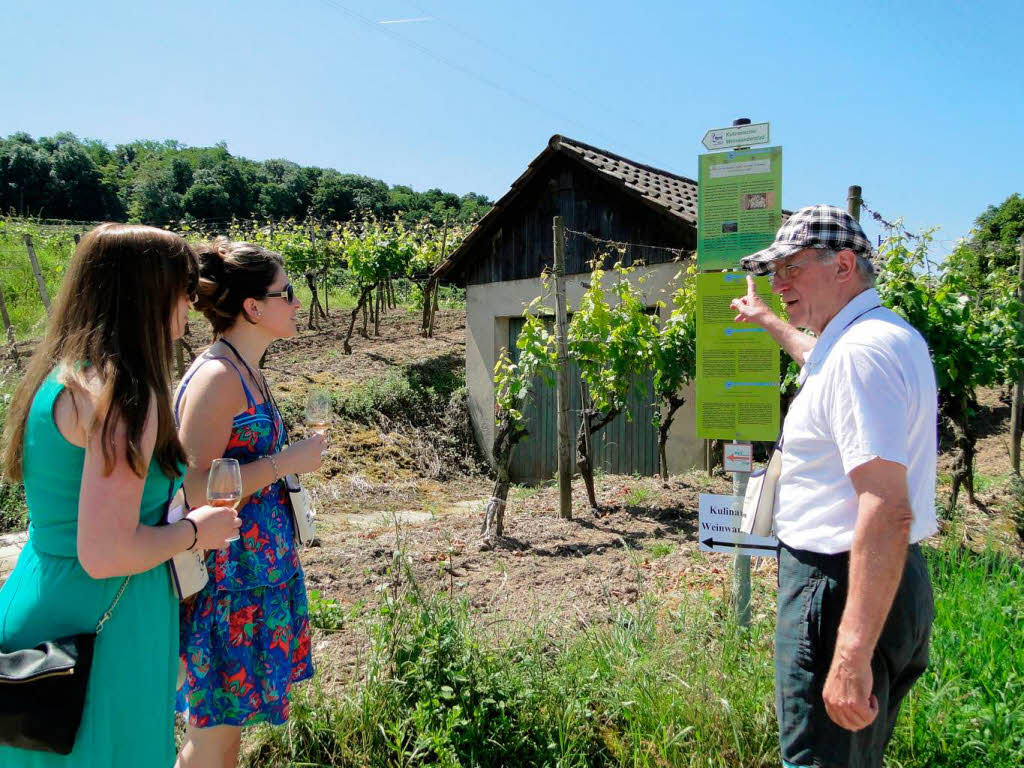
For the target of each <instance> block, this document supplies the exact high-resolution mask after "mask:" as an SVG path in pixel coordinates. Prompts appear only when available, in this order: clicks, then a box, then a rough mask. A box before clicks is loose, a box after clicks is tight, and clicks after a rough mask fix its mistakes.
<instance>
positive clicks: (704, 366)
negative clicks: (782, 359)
mask: <svg viewBox="0 0 1024 768" xmlns="http://www.w3.org/2000/svg"><path fill="white" fill-rule="evenodd" d="M755 280H756V285H757V293H758V295H759V296H760V297H761V298H762V299H764V300H765V301H767V302H768V303H769V305H770V306H771V307H772V309H774V310H775V311H776V312H778V311H780V306H779V305H780V302H779V297H778V296H777V295H776V294H774V293H772V292H771V288H770V285H769V281H768V278H767V277H758V278H755ZM746 292H747V278H746V274H745V273H743V272H711V273H705V274H698V275H697V437H699V438H704V439H709V440H774V439H775V438H776V437H778V434H779V347H778V345H777V344H776V343H775V342H774V341H773V340H772V338H771V336H769V335H768V334H767V332H765V330H764V329H763V328H760V327H758V326H756V325H753V324H752V323H735V322H733V318H734V317H735V316H736V312H735V311H734V310H733V309H732V307H731V306H730V304H731V302H732V300H733V299H735V298H737V297H739V296H743V295H745V294H746Z"/></svg>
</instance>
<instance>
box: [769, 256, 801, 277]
mask: <svg viewBox="0 0 1024 768" xmlns="http://www.w3.org/2000/svg"><path fill="white" fill-rule="evenodd" d="M809 261H811V259H801V260H800V261H791V262H790V263H789V264H782V265H778V266H777V265H775V264H769V265H768V266H767V274H768V279H769V280H771V281H772V282H775V281H776V280H779V279H781V280H792V279H793V278H795V277H796V276H797V275H798V274H800V268H801V267H802V266H803V265H804V264H806V263H807V262H809Z"/></svg>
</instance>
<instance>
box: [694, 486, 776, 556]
mask: <svg viewBox="0 0 1024 768" xmlns="http://www.w3.org/2000/svg"><path fill="white" fill-rule="evenodd" d="M742 517H743V500H742V499H737V498H734V497H732V496H718V495H715V494H709V493H702V494H701V495H700V502H699V515H698V526H699V527H698V529H697V543H698V549H700V550H701V551H703V552H725V553H727V554H730V555H750V556H751V557H776V556H777V555H778V550H779V540H778V539H776V538H775V537H774V536H754V535H752V534H749V533H743V532H742V531H740V529H739V521H740V519H741V518H742Z"/></svg>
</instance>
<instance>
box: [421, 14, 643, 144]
mask: <svg viewBox="0 0 1024 768" xmlns="http://www.w3.org/2000/svg"><path fill="white" fill-rule="evenodd" d="M409 4H410V5H412V6H413V7H414V8H416V9H417V10H418V11H419V12H420V13H422V14H424V15H426V14H430V15H431V17H432V18H433V19H435V20H436V21H439V22H441V23H442V24H444V25H445V26H446V27H448V29H450V30H452V31H453V32H455V34H457V35H460V36H462V37H464V38H466V39H467V40H469V41H471V42H473V43H475V44H476V45H478V46H480V47H481V48H483V49H484V50H485V51H487V52H489V53H493V54H496V55H498V56H500V57H501V58H503V59H505V61H508V62H510V63H512V64H514V65H516V66H518V67H521V68H522V69H525V70H527V71H528V72H531V73H532V74H534V75H536V76H537V77H540V78H543V79H544V80H547V81H548V82H549V83H551V84H552V85H554V86H555V87H556V88H558V89H559V90H561V91H564V92H566V93H569V94H572V95H573V96H575V97H576V98H578V99H580V100H582V101H585V102H590V103H592V104H595V105H597V106H599V107H601V108H602V109H604V110H605V111H607V112H609V113H614V114H615V115H616V116H618V117H622V118H625V119H626V120H628V121H629V122H630V123H632V124H633V125H635V126H636V127H638V128H644V129H647V127H648V126H646V125H644V124H643V123H641V122H640V121H639V120H637V119H636V118H635V117H634V116H633V115H631V114H628V113H624V112H620V111H619V110H617V109H615V108H613V107H611V106H610V105H608V104H605V103H603V102H600V101H597V100H596V99H594V98H593V97H591V96H588V95H586V94H584V93H582V92H580V91H579V90H577V89H575V88H573V87H572V86H571V85H568V84H565V83H561V82H559V81H558V80H557V79H556V78H554V77H553V76H552V75H550V74H549V73H547V72H545V71H543V70H540V69H537V67H535V66H533V65H532V64H530V63H529V62H526V61H522V60H520V59H517V58H516V57H514V56H512V55H511V54H510V53H507V52H506V51H504V50H502V49H501V48H498V47H496V46H495V45H494V44H493V43H488V42H486V41H485V40H482V39H481V38H480V37H478V36H477V35H475V34H473V33H472V32H469V31H468V30H466V29H463V28H462V27H460V26H458V25H456V24H453V23H452V22H450V21H448V20H447V19H445V18H443V17H441V16H438V15H437V14H436V13H432V12H431V11H428V10H427V9H426V8H424V7H423V6H422V5H421V4H420V3H418V2H413V1H410V3H409Z"/></svg>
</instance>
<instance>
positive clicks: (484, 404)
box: [466, 264, 703, 473]
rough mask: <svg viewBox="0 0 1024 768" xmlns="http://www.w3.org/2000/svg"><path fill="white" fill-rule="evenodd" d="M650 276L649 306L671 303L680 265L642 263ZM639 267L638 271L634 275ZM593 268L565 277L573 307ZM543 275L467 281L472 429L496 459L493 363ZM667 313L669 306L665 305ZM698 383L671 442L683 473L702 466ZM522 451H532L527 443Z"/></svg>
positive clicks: (674, 468) (675, 466) (675, 464)
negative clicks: (696, 391)
mask: <svg viewBox="0 0 1024 768" xmlns="http://www.w3.org/2000/svg"><path fill="white" fill-rule="evenodd" d="M642 270H643V272H642V273H643V274H645V275H646V276H647V280H646V281H645V283H644V284H643V285H639V284H638V288H640V290H642V291H643V293H644V296H645V300H646V303H647V305H648V306H653V305H654V304H655V303H656V302H657V301H659V300H660V301H664V302H665V303H666V304H667V305H669V306H671V301H670V294H671V291H672V290H673V288H674V286H675V285H676V282H675V280H674V278H675V276H676V274H677V273H678V272H679V265H678V264H656V265H652V266H649V267H645V268H642ZM639 273H640V270H638V271H637V273H635V274H634V275H633V278H634V279H635V278H636V277H637V276H638V274H639ZM588 278H589V273H582V274H573V275H568V276H567V277H566V297H567V300H568V305H569V311H570V312H571V311H572V310H573V309H574V308H575V307H576V306H578V304H579V301H580V299H581V297H582V296H583V292H584V290H585V289H584V286H583V282H585V281H586V280H587V279H588ZM542 292H543V286H542V285H541V280H540V278H532V279H526V280H508V281H505V282H500V283H483V284H476V285H472V284H471V285H468V286H466V384H467V388H468V390H469V408H470V417H471V419H472V423H473V428H474V431H475V432H476V436H477V440H478V441H479V444H480V446H481V448H482V449H483V451H484V454H485V455H487V457H488V458H489V459H491V460H493V457H491V447H492V445H493V442H494V426H495V425H494V383H493V371H494V364H495V362H496V361H497V359H498V356H499V355H500V354H501V350H502V349H504V348H505V347H506V346H507V345H508V340H509V321H510V319H511V318H515V317H520V316H522V313H523V308H524V307H525V306H526V305H528V304H529V303H530V302H531V301H533V299H535V298H536V297H537V296H539V295H541V293H542ZM662 311H663V312H664V311H666V310H662ZM695 400H696V398H695V393H694V391H693V387H692V385H691V387H690V388H689V391H688V392H687V394H686V404H685V405H684V406H683V407H682V408H680V409H679V411H677V413H676V418H675V420H674V422H673V424H672V428H671V430H670V432H669V439H668V442H667V444H666V448H665V450H666V456H667V459H668V467H669V472H670V473H678V472H683V471H685V470H687V469H690V468H692V467H695V466H702V465H703V441H701V440H698V439H697V438H696V408H695ZM517 450H529V447H528V444H522V445H521V446H520V447H519V448H517Z"/></svg>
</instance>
